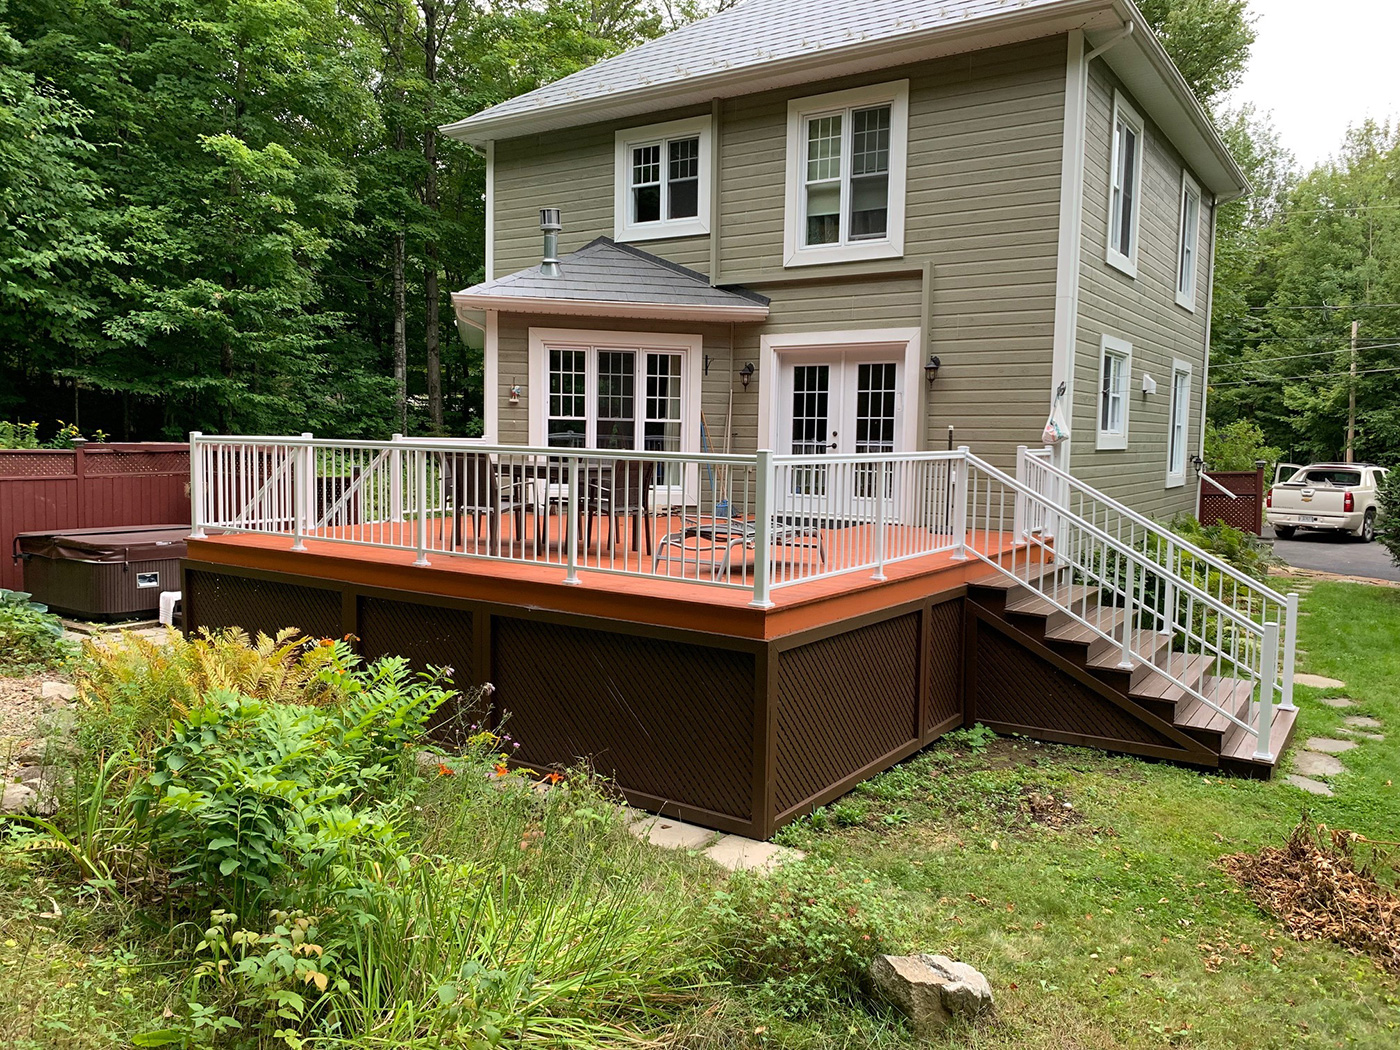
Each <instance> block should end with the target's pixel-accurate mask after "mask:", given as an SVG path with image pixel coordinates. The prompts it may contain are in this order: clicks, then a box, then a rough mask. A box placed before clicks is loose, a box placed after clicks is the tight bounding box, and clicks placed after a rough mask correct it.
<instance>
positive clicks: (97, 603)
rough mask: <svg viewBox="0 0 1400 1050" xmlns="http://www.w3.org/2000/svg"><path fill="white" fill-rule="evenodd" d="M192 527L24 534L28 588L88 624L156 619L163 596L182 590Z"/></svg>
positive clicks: (19, 552)
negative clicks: (182, 569) (182, 566)
mask: <svg viewBox="0 0 1400 1050" xmlns="http://www.w3.org/2000/svg"><path fill="white" fill-rule="evenodd" d="M189 534H190V527H189V526H188V525H139V526H132V527H129V528H118V529H112V528H106V529H68V530H65V531H63V532H21V533H20V534H19V535H17V536H16V537H15V547H14V556H15V558H16V559H17V560H19V559H22V560H23V561H24V589H25V590H26V591H28V592H29V593H30V594H32V595H34V600H35V601H38V602H42V603H43V604H45V605H47V606H48V607H49V608H50V609H52V610H53V611H54V612H57V613H62V614H64V615H65V616H76V617H79V618H81V619H84V620H133V619H141V618H143V617H154V615H155V613H156V610H157V609H158V608H159V606H160V593H161V591H178V590H179V589H180V559H181V558H183V557H184V556H185V539H186V538H187V537H188V536H189Z"/></svg>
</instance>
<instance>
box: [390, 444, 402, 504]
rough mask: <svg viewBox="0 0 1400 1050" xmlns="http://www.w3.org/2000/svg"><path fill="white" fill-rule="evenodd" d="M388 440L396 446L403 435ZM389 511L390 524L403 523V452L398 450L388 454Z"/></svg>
mask: <svg viewBox="0 0 1400 1050" xmlns="http://www.w3.org/2000/svg"><path fill="white" fill-rule="evenodd" d="M389 440H390V441H391V442H393V443H394V444H395V445H397V444H398V443H399V442H401V441H402V440H403V435H402V434H395V435H394V436H393V437H391V438H390V439H389ZM389 511H390V518H389V520H390V521H391V522H396V523H401V522H402V521H403V450H402V449H399V448H395V449H393V450H391V451H390V453H389Z"/></svg>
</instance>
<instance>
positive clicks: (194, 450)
mask: <svg viewBox="0 0 1400 1050" xmlns="http://www.w3.org/2000/svg"><path fill="white" fill-rule="evenodd" d="M203 438H204V435H203V434H201V433H200V432H199V431H198V430H195V431H192V432H191V433H190V537H191V538H192V539H196V540H202V539H204V510H205V507H204V487H205V485H206V484H207V479H206V478H205V476H204V446H203V445H202V444H201V441H202V440H203Z"/></svg>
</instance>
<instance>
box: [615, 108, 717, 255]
mask: <svg viewBox="0 0 1400 1050" xmlns="http://www.w3.org/2000/svg"><path fill="white" fill-rule="evenodd" d="M616 168H617V172H616V179H615V181H616V189H615V193H614V221H613V227H614V231H613V232H614V236H615V237H616V239H617V240H619V241H646V240H656V239H658V238H661V237H691V236H697V235H703V234H706V233H709V232H710V118H709V117H695V118H691V119H689V120H673V121H670V122H668V123H666V124H653V125H651V126H650V127H645V128H632V129H630V130H628V131H619V132H618V133H617V159H616Z"/></svg>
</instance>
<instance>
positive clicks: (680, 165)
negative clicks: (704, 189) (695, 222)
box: [666, 138, 700, 219]
mask: <svg viewBox="0 0 1400 1050" xmlns="http://www.w3.org/2000/svg"><path fill="white" fill-rule="evenodd" d="M668 146H669V150H670V156H669V158H668V159H669V164H668V169H669V170H668V172H667V183H666V196H667V205H666V217H667V218H668V219H693V218H695V217H696V216H697V215H699V214H700V140H699V139H698V138H697V139H677V140H676V141H675V142H671V143H669V144H668Z"/></svg>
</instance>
